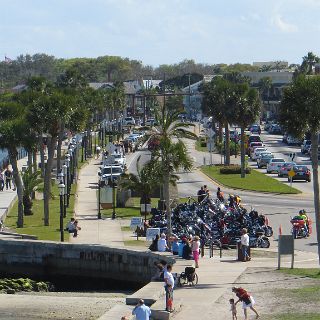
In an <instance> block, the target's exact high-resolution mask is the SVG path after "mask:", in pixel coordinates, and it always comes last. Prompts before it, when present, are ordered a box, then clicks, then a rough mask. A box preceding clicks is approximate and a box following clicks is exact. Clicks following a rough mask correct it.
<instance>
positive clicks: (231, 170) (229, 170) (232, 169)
mask: <svg viewBox="0 0 320 320" xmlns="http://www.w3.org/2000/svg"><path fill="white" fill-rule="evenodd" d="M245 172H246V174H249V173H251V168H246V169H245ZM220 173H221V174H241V167H240V166H238V165H233V166H224V167H222V168H221V169H220Z"/></svg>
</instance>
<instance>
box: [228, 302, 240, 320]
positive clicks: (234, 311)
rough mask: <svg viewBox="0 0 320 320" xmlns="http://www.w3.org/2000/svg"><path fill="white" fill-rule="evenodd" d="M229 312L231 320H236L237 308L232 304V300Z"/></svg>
mask: <svg viewBox="0 0 320 320" xmlns="http://www.w3.org/2000/svg"><path fill="white" fill-rule="evenodd" d="M229 302H230V311H231V313H232V320H237V319H238V318H237V306H236V305H235V303H234V299H230V300H229Z"/></svg>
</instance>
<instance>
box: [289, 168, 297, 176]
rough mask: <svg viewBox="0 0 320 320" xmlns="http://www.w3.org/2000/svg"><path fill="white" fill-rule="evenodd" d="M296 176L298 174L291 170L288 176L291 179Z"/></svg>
mask: <svg viewBox="0 0 320 320" xmlns="http://www.w3.org/2000/svg"><path fill="white" fill-rule="evenodd" d="M295 175H296V173H295V172H294V170H293V169H291V170H290V171H289V172H288V176H289V177H290V178H292V177H294V176H295Z"/></svg>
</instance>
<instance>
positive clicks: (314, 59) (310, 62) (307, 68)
mask: <svg viewBox="0 0 320 320" xmlns="http://www.w3.org/2000/svg"><path fill="white" fill-rule="evenodd" d="M319 62H320V57H318V56H316V55H315V54H314V53H313V52H308V53H307V55H306V56H304V57H303V58H302V64H301V66H300V73H303V74H312V73H313V67H314V65H315V64H316V63H319Z"/></svg>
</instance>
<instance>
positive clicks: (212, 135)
mask: <svg viewBox="0 0 320 320" xmlns="http://www.w3.org/2000/svg"><path fill="white" fill-rule="evenodd" d="M207 135H208V137H209V138H210V139H212V138H213V137H214V136H215V135H216V133H215V132H214V130H213V129H212V128H210V129H209V130H208V132H207Z"/></svg>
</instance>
